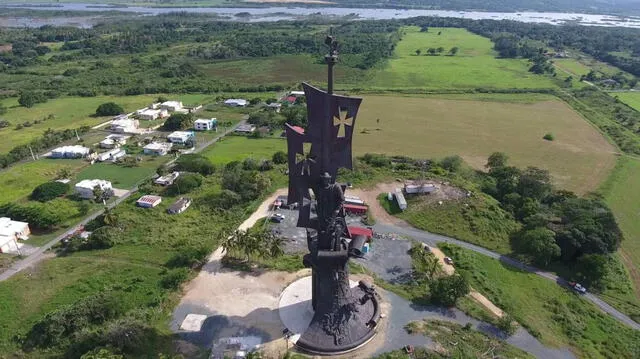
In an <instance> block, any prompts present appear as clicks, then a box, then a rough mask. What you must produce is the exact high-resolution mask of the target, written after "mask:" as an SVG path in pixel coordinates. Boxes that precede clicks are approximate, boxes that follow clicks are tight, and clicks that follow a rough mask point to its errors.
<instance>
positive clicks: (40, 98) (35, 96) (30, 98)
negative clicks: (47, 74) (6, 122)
mask: <svg viewBox="0 0 640 359" xmlns="http://www.w3.org/2000/svg"><path fill="white" fill-rule="evenodd" d="M43 102H47V97H46V96H45V95H44V94H42V93H38V92H30V91H23V92H21V93H20V98H18V103H19V104H20V106H23V107H26V108H31V107H33V106H35V104H37V103H43Z"/></svg>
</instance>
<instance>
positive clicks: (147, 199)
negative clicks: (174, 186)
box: [136, 194, 162, 208]
mask: <svg viewBox="0 0 640 359" xmlns="http://www.w3.org/2000/svg"><path fill="white" fill-rule="evenodd" d="M160 202H162V197H160V196H154V195H150V194H148V195H144V196H142V197H140V199H139V200H137V201H136V204H137V205H138V206H139V207H142V208H153V207H155V206H157V205H159V204H160Z"/></svg>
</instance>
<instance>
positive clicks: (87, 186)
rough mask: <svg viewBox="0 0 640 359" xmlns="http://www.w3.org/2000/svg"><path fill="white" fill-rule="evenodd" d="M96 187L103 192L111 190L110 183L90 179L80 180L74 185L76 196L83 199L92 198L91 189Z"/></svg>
mask: <svg viewBox="0 0 640 359" xmlns="http://www.w3.org/2000/svg"><path fill="white" fill-rule="evenodd" d="M96 187H100V189H102V190H103V191H106V190H113V187H111V182H109V181H105V180H101V179H92V180H88V179H86V180H82V181H80V182H78V183H76V186H75V191H76V194H78V196H80V197H81V198H84V199H91V198H93V189H94V188H96Z"/></svg>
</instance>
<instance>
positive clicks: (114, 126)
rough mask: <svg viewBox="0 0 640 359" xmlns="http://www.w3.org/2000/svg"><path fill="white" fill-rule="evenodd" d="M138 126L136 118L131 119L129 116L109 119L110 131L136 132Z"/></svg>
mask: <svg viewBox="0 0 640 359" xmlns="http://www.w3.org/2000/svg"><path fill="white" fill-rule="evenodd" d="M139 126H140V122H138V120H132V119H130V118H124V119H120V120H113V121H111V132H115V133H127V132H136V130H137V129H138V127H139Z"/></svg>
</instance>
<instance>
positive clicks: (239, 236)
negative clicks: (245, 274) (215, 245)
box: [221, 229, 284, 262]
mask: <svg viewBox="0 0 640 359" xmlns="http://www.w3.org/2000/svg"><path fill="white" fill-rule="evenodd" d="M221 245H222V248H223V249H224V250H225V251H226V252H227V254H229V255H231V256H243V257H244V260H245V261H247V262H248V261H250V260H251V259H256V258H277V257H280V256H281V255H283V254H284V249H283V240H282V238H280V237H278V236H276V235H274V234H273V233H271V232H270V231H269V230H267V229H263V230H249V231H242V230H237V231H235V232H233V233H231V235H229V236H227V237H226V238H225V239H224V240H223V241H222V244H221Z"/></svg>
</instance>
